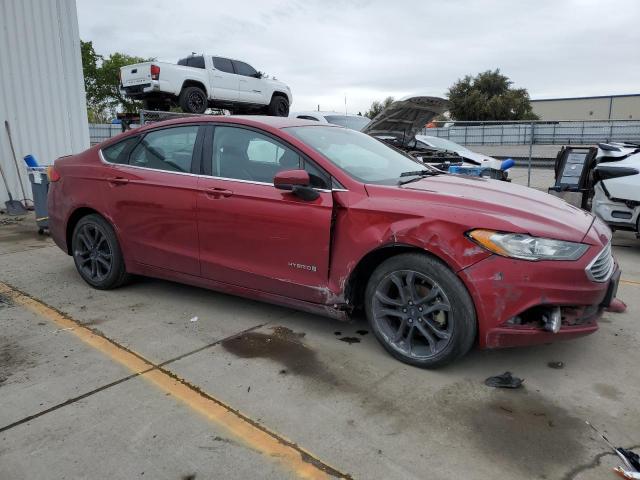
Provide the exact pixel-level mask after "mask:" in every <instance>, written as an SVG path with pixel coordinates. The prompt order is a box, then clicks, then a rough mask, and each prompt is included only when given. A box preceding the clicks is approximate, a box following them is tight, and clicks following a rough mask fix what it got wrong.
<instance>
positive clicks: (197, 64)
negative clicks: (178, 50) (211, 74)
mask: <svg viewBox="0 0 640 480" xmlns="http://www.w3.org/2000/svg"><path fill="white" fill-rule="evenodd" d="M187 66H188V67H193V68H204V57H189V58H188V59H187Z"/></svg>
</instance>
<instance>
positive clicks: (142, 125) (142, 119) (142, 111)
mask: <svg viewBox="0 0 640 480" xmlns="http://www.w3.org/2000/svg"><path fill="white" fill-rule="evenodd" d="M140 126H141V127H144V110H140Z"/></svg>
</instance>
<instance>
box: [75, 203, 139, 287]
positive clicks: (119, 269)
mask: <svg viewBox="0 0 640 480" xmlns="http://www.w3.org/2000/svg"><path fill="white" fill-rule="evenodd" d="M71 248H72V251H73V260H74V262H75V264H76V269H77V270H78V273H79V274H80V276H81V277H82V279H83V280H84V281H85V282H87V283H88V284H89V285H91V286H92V287H94V288H98V289H100V290H109V289H112V288H117V287H119V286H120V285H122V284H123V283H125V282H126V281H127V280H128V278H129V275H128V274H127V271H126V269H125V265H124V258H123V256H122V251H121V250H120V245H119V244H118V239H117V237H116V234H115V232H114V230H113V227H112V226H111V225H109V222H107V221H106V220H105V219H104V218H102V217H101V216H100V215H96V214H91V215H87V216H86V217H83V218H81V219H80V221H78V223H77V225H76V226H75V228H74V229H73V237H72V241H71Z"/></svg>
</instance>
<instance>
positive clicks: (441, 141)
mask: <svg viewBox="0 0 640 480" xmlns="http://www.w3.org/2000/svg"><path fill="white" fill-rule="evenodd" d="M416 140H418V141H420V142H424V143H426V144H427V145H430V146H431V147H434V148H438V149H440V150H449V151H450V152H461V151H463V150H464V151H467V152H468V151H469V149H468V148H465V147H463V146H462V145H458V144H457V143H455V142H452V141H451V140H447V139H446V138H438V137H430V136H428V135H419V136H416Z"/></svg>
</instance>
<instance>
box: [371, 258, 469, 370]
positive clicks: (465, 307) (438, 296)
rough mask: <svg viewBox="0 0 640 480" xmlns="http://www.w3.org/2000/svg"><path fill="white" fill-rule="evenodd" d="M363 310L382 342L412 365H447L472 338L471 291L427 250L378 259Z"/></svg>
mask: <svg viewBox="0 0 640 480" xmlns="http://www.w3.org/2000/svg"><path fill="white" fill-rule="evenodd" d="M398 282H399V283H398ZM411 282H413V288H411V287H409V286H408V285H409V284H410V283H411ZM399 286H402V289H403V292H404V293H401V291H400V288H399ZM394 291H395V292H396V295H394ZM429 297H432V298H429ZM412 299H413V300H412ZM389 302H392V303H393V304H391V303H389ZM445 307H446V308H445ZM418 310H419V311H418ZM365 312H366V314H367V319H368V320H369V325H370V326H371V329H372V330H373V333H374V334H375V336H376V338H377V339H378V341H379V342H380V343H381V344H382V346H383V347H384V348H385V349H386V350H387V351H388V352H389V353H391V355H393V356H394V357H395V358H397V359H398V360H400V361H401V362H404V363H408V364H410V365H414V366H416V367H421V368H436V367H441V366H443V365H446V364H447V363H450V362H452V361H454V360H456V359H457V358H460V357H461V356H463V355H464V354H466V353H467V352H468V351H469V350H470V349H471V347H472V346H473V343H474V341H475V338H476V331H477V323H476V314H475V308H474V306H473V301H472V300H471V297H470V295H469V292H467V289H466V288H465V286H464V284H463V283H462V281H460V279H459V278H458V277H457V276H456V275H455V274H454V273H453V272H452V271H451V270H450V269H449V268H448V267H447V266H446V265H445V264H444V263H442V262H441V261H439V260H438V259H436V258H434V257H431V256H428V255H426V254H420V253H407V254H400V255H397V256H395V257H391V258H389V259H387V260H385V261H384V262H382V263H381V264H380V265H379V266H378V267H377V268H376V269H375V270H374V272H373V274H372V275H371V278H370V279H369V282H368V283H367V288H366V290H365ZM387 313H390V315H388V314H387ZM423 332H425V333H423ZM405 337H406V338H405Z"/></svg>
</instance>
